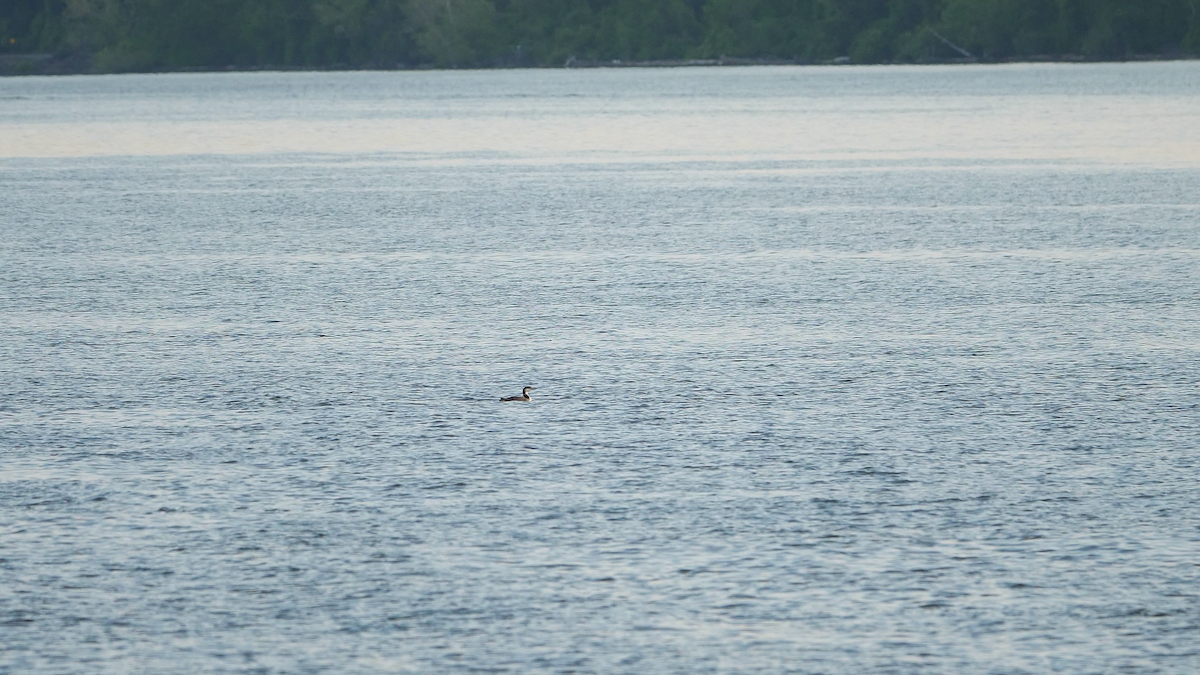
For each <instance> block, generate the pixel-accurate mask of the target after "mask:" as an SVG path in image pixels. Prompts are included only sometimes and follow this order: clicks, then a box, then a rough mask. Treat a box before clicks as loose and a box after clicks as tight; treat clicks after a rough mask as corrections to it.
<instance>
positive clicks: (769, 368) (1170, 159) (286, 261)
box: [0, 61, 1200, 675]
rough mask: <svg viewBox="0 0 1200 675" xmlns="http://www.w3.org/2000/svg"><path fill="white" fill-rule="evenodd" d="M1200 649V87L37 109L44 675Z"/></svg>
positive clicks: (691, 84) (1, 448)
mask: <svg viewBox="0 0 1200 675" xmlns="http://www.w3.org/2000/svg"><path fill="white" fill-rule="evenodd" d="M525 385H531V386H533V387H535V389H534V390H533V392H532V399H533V400H532V401H530V402H528V403H524V402H521V403H501V402H499V401H498V399H499V398H500V397H501V396H511V395H515V394H518V393H520V390H521V387H523V386H525ZM1198 645H1200V61H1191V62H1168V63H1128V64H1087V65H1079V64H1077V65H1064V64H1039V65H998V66H921V67H899V66H890V67H753V68H691V69H603V70H509V71H446V72H352V73H265V72H264V73H219V74H169V75H122V76H78V77H75V76H72V77H46V78H41V77H27V78H7V79H0V673H4V674H7V673H12V674H14V675H16V674H18V673H20V674H25V673H88V674H90V673H281V674H282V673H338V674H341V673H377V672H379V673H381V672H386V673H394V672H413V673H460V672H461V673H467V672H494V673H560V672H577V673H637V674H641V673H655V674H658V673H678V674H680V675H683V674H693V673H706V672H715V673H782V672H791V673H812V674H817V673H823V674H838V675H859V674H862V673H955V674H962V673H1005V674H1008V673H1048V672H1062V673H1101V672H1103V673H1118V672H1128V673H1139V674H1145V673H1181V674H1183V673H1195V672H1197V671H1200V646H1198Z"/></svg>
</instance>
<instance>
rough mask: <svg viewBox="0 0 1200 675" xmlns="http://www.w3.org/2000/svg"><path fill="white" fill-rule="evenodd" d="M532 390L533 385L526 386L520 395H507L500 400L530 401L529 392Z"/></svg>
mask: <svg viewBox="0 0 1200 675" xmlns="http://www.w3.org/2000/svg"><path fill="white" fill-rule="evenodd" d="M531 391H533V387H525V388H524V389H522V390H521V395H520V396H505V397H504V398H502V399H500V400H501V401H528V400H529V392H531Z"/></svg>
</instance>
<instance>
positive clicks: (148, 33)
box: [0, 0, 1200, 72]
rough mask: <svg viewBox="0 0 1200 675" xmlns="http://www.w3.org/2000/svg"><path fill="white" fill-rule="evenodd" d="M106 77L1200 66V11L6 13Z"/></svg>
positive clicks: (614, 3)
mask: <svg viewBox="0 0 1200 675" xmlns="http://www.w3.org/2000/svg"><path fill="white" fill-rule="evenodd" d="M5 52H7V53H9V54H19V53H35V52H39V53H51V52H53V53H58V54H74V55H82V56H79V57H78V58H80V59H82V60H80V61H79V63H82V64H85V66H84V67H83V69H87V70H94V71H99V72H118V71H146V70H172V69H187V68H200V69H213V68H228V67H233V68H254V67H293V68H396V67H420V66H435V67H443V68H453V67H480V66H546V65H562V64H564V63H566V62H568V61H574V62H587V61H610V60H617V59H620V60H623V61H636V60H670V59H717V58H721V57H726V58H731V59H783V60H794V61H799V62H821V61H827V60H831V59H835V58H839V57H846V58H848V59H849V60H850V61H852V62H856V63H885V62H928V61H940V60H946V59H954V58H976V59H980V60H1002V59H1009V58H1029V57H1036V56H1043V55H1044V56H1062V55H1078V56H1080V57H1083V58H1093V59H1123V58H1129V57H1132V56H1135V55H1144V54H1159V55H1186V54H1193V55H1194V54H1200V0H2V1H0V55H2V54H3V53H5Z"/></svg>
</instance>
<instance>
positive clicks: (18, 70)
mask: <svg viewBox="0 0 1200 675" xmlns="http://www.w3.org/2000/svg"><path fill="white" fill-rule="evenodd" d="M1196 60H1200V56H1196V55H1191V54H1131V55H1129V56H1127V57H1125V58H1121V59H1097V58H1089V57H1085V56H1083V55H1080V54H1043V55H1035V56H1022V57H1010V58H1004V59H984V58H965V57H964V58H953V59H931V60H925V61H888V62H879V63H854V62H852V61H851V60H850V58H849V57H846V56H840V57H837V58H834V59H829V60H825V61H810V60H803V59H777V58H741V57H724V56H723V57H720V58H716V59H653V60H625V59H576V58H574V57H571V58H569V59H567V60H566V62H565V63H563V64H560V65H528V64H520V65H515V64H514V65H492V66H474V67H465V68H438V67H436V66H433V65H428V64H418V65H409V64H396V65H395V66H391V67H388V66H366V67H351V66H347V65H344V64H334V65H330V66H326V67H311V66H278V65H262V66H224V67H217V68H208V67H197V68H161V69H148V70H130V71H96V70H94V69H92V68H91V58H90V56H88V55H84V54H78V53H76V54H45V53H35V54H0V77H22V76H39V75H40V76H51V75H124V74H129V75H132V74H161V73H228V72H240V73H247V72H319V73H325V72H364V71H368V72H374V71H377V72H391V71H414V70H424V71H428V70H447V71H453V70H518V69H529V70H542V69H564V70H568V69H595V68H719V67H745V66H895V65H906V66H936V65H997V64H1007V63H1130V62H1136V63H1143V62H1149V61H1196Z"/></svg>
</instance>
